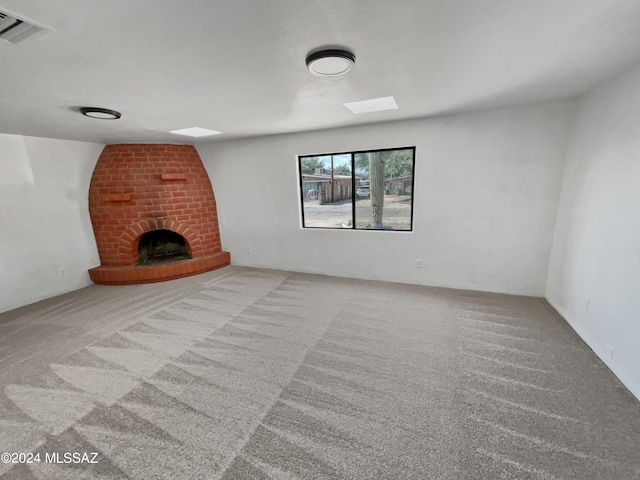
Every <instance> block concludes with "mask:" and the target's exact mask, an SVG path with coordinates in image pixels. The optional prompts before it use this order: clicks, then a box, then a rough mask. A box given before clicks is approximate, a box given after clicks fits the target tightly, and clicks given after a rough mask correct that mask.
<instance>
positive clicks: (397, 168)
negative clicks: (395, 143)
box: [356, 149, 414, 230]
mask: <svg viewBox="0 0 640 480" xmlns="http://www.w3.org/2000/svg"><path fill="white" fill-rule="evenodd" d="M413 157H414V150H413V149H404V150H378V151H372V152H365V153H358V154H356V183H357V185H358V189H357V190H356V198H357V201H356V228H358V229H375V230H411V227H412V225H411V219H412V213H411V211H412V206H413V165H414V162H413V160H414V158H413Z"/></svg>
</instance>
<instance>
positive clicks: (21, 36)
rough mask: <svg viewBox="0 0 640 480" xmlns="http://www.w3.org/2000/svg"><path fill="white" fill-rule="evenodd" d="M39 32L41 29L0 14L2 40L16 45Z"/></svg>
mask: <svg viewBox="0 0 640 480" xmlns="http://www.w3.org/2000/svg"><path fill="white" fill-rule="evenodd" d="M41 31H42V28H41V27H37V26H36V25H33V24H31V23H29V22H25V21H24V20H20V19H19V18H16V17H12V16H11V15H9V14H7V13H3V12H0V39H2V40H6V41H7V42H9V43H13V44H16V43H19V42H21V41H22V40H25V39H27V38H29V37H31V36H32V35H35V34H36V33H38V32H41Z"/></svg>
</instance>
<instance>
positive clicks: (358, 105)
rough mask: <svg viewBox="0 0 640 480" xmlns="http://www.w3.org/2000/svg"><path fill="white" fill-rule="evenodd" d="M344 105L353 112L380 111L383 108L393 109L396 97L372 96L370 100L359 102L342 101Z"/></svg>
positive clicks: (395, 107)
mask: <svg viewBox="0 0 640 480" xmlns="http://www.w3.org/2000/svg"><path fill="white" fill-rule="evenodd" d="M343 105H344V106H345V107H347V108H348V109H349V110H351V111H352V112H353V113H354V114H356V115H358V114H361V113H371V112H381V111H383V110H395V109H397V108H398V104H397V103H396V99H395V98H393V97H380V98H372V99H370V100H362V101H360V102H349V103H343Z"/></svg>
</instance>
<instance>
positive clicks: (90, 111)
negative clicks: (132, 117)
mask: <svg viewBox="0 0 640 480" xmlns="http://www.w3.org/2000/svg"><path fill="white" fill-rule="evenodd" d="M80 113H81V114H83V115H84V116H85V117H91V118H99V119H100V120H116V119H118V118H120V117H121V115H120V112H116V111H115V110H109V109H108V108H97V107H80Z"/></svg>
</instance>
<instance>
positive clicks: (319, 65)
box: [306, 50, 356, 77]
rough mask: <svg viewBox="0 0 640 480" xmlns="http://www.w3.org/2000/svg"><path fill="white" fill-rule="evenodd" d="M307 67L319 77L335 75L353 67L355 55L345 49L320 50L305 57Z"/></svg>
mask: <svg viewBox="0 0 640 480" xmlns="http://www.w3.org/2000/svg"><path fill="white" fill-rule="evenodd" d="M306 61H307V68H308V69H309V71H310V72H311V73H313V74H314V75H317V76H319V77H337V76H338V75H344V74H345V73H347V72H348V71H349V70H351V69H352V68H353V66H354V65H355V63H356V56H355V55H354V54H353V53H351V52H348V51H346V50H320V51H319V52H315V53H312V54H311V55H309V56H308V57H307V60H306Z"/></svg>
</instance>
